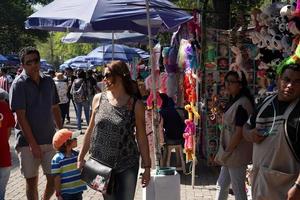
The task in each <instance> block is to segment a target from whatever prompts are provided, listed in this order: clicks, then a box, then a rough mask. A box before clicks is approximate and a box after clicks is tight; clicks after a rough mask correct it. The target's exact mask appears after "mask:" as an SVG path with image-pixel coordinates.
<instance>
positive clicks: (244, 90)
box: [224, 71, 254, 105]
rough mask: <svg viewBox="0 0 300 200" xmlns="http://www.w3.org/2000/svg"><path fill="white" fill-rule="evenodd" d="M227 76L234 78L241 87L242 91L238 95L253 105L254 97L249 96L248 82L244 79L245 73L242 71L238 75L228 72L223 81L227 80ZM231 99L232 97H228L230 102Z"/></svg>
mask: <svg viewBox="0 0 300 200" xmlns="http://www.w3.org/2000/svg"><path fill="white" fill-rule="evenodd" d="M229 76H233V77H235V78H236V79H237V80H238V81H239V83H240V84H241V86H242V89H241V91H240V95H242V96H245V97H247V98H248V99H249V101H250V102H251V104H252V105H254V97H253V95H252V94H251V92H250V90H249V88H248V82H247V78H246V75H245V73H244V72H243V71H241V74H240V75H239V73H238V72H236V71H229V72H227V74H226V75H225V78H224V79H225V80H227V78H228V77H229ZM232 98H233V97H232V96H230V100H231V99H232Z"/></svg>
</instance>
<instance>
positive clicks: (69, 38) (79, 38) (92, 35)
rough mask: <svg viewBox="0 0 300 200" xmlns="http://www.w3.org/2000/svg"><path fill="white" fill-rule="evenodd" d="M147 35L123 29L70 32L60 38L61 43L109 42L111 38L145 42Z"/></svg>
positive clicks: (122, 41)
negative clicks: (118, 31)
mask: <svg viewBox="0 0 300 200" xmlns="http://www.w3.org/2000/svg"><path fill="white" fill-rule="evenodd" d="M147 39H148V36H147V35H144V34H141V33H130V32H129V31H124V32H121V33H107V32H82V33H79V32H72V33H69V34H67V35H66V36H65V37H63V38H62V39H61V41H62V42H63V43H75V42H78V43H96V42H98V43H111V42H112V40H114V41H116V42H118V43H126V44H128V43H136V42H144V43H145V42H147Z"/></svg>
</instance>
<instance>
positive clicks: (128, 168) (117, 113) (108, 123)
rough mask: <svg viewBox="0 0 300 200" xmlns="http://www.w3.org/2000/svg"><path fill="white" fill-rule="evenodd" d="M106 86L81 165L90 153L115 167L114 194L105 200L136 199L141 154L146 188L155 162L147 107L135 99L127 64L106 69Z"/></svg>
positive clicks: (94, 106)
mask: <svg viewBox="0 0 300 200" xmlns="http://www.w3.org/2000/svg"><path fill="white" fill-rule="evenodd" d="M104 83H105V85H106V88H107V91H105V92H102V93H99V94H96V95H95V97H94V100H93V104H92V116H91V122H90V124H89V127H88V128H87V130H86V134H85V137H84V143H83V146H82V148H81V151H80V154H79V157H78V165H79V167H81V166H82V165H83V163H84V157H85V155H86V153H87V152H88V151H89V150H90V152H91V156H92V157H94V158H96V159H97V160H100V161H102V162H104V163H106V164H108V165H110V166H114V168H113V171H114V176H113V181H114V185H113V188H109V190H112V192H111V194H105V195H103V197H104V199H105V200H118V199H122V200H133V199H134V194H135V188H136V182H137V175H138V170H139V154H141V157H142V168H144V169H145V170H144V172H143V174H142V179H141V182H142V186H143V187H146V186H147V185H148V183H149V180H150V167H151V160H150V157H149V147H148V140H147V136H146V131H145V110H144V105H143V103H142V102H141V101H140V100H137V99H136V97H135V95H136V94H135V92H136V90H135V89H134V88H133V85H132V80H131V77H130V73H129V70H128V67H127V65H126V63H124V62H123V61H113V62H111V64H110V65H108V66H107V67H106V68H105V69H104ZM134 127H136V133H135V131H134ZM134 133H135V134H134ZM136 141H137V142H136ZM90 144H91V147H90Z"/></svg>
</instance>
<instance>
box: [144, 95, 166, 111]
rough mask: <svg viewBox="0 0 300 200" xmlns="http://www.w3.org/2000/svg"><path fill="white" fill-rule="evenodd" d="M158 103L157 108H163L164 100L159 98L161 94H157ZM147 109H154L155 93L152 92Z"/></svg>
mask: <svg viewBox="0 0 300 200" xmlns="http://www.w3.org/2000/svg"><path fill="white" fill-rule="evenodd" d="M156 102H157V108H161V105H162V99H161V98H160V96H159V93H158V92H157V93H156ZM146 103H147V108H148V109H152V108H153V92H152V91H151V92H150V95H149V97H148V98H147V101H146Z"/></svg>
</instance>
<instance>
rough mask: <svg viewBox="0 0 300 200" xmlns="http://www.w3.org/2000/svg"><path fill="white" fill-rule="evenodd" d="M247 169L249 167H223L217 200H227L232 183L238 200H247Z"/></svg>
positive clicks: (218, 183) (218, 184)
mask: <svg viewBox="0 0 300 200" xmlns="http://www.w3.org/2000/svg"><path fill="white" fill-rule="evenodd" d="M246 169H247V166H241V167H225V166H222V168H221V171H220V175H219V178H218V181H217V194H216V200H226V199H227V198H228V191H229V186H230V183H231V185H232V190H233V192H234V196H235V199H236V200H247V193H246V185H245V180H246Z"/></svg>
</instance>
